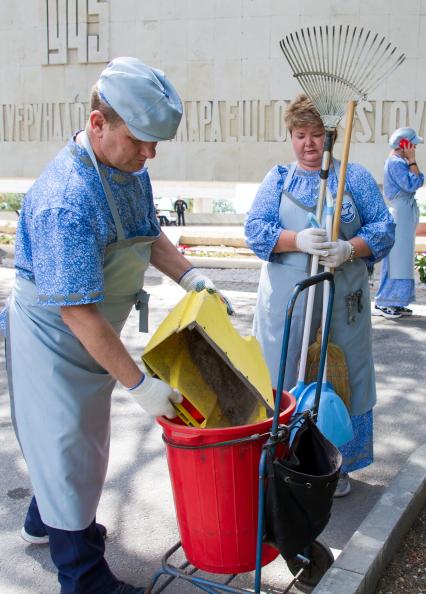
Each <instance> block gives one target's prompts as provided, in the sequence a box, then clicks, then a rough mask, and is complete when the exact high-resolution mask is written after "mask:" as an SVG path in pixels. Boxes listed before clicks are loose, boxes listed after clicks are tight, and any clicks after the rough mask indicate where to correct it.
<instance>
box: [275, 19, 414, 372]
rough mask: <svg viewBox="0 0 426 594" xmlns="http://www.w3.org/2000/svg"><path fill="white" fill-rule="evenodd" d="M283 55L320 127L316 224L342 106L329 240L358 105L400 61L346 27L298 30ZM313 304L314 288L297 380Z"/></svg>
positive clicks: (379, 42)
mask: <svg viewBox="0 0 426 594" xmlns="http://www.w3.org/2000/svg"><path fill="white" fill-rule="evenodd" d="M280 47H281V49H282V51H283V54H284V56H285V58H286V60H287V62H288V63H289V65H290V68H291V69H292V71H293V76H294V77H295V78H296V79H297V80H298V81H299V83H300V85H301V87H302V89H303V90H304V91H305V93H306V95H307V96H308V97H309V98H310V99H311V101H312V103H313V104H314V106H315V108H316V109H317V111H318V113H319V115H320V117H321V120H322V122H323V124H324V127H325V138H324V150H323V156H322V162H321V171H320V186H319V192H318V201H317V208H316V217H317V220H318V222H320V221H321V217H322V211H323V205H324V198H325V194H326V189H327V179H328V173H329V169H330V162H331V158H332V151H333V144H334V137H335V130H336V128H337V126H338V124H339V122H340V120H341V119H342V117H343V115H344V113H345V109H346V105H348V112H347V118H346V129H345V139H344V143H343V157H342V162H341V169H340V176H339V180H338V190H337V197H336V204H335V212H336V215H335V218H334V224H333V236H332V238H333V240H334V241H335V240H336V239H337V236H338V231H339V220H340V215H339V214H337V213H340V210H341V205H342V199H343V192H344V186H345V178H346V167H347V162H348V154H349V145H350V137H351V131H352V123H353V118H354V112H355V105H356V103H357V102H358V101H360V100H362V99H366V97H367V93H370V92H371V91H372V90H373V89H375V88H376V87H378V86H379V85H380V83H381V82H383V81H384V80H385V78H387V77H388V76H389V75H390V74H391V73H392V72H393V71H394V70H395V69H396V68H398V66H400V65H401V64H402V63H403V62H404V60H405V55H404V54H401V55H399V56H398V51H397V48H396V47H395V46H393V45H392V44H391V43H389V42H387V41H386V40H385V38H384V37H381V38H380V36H379V35H378V34H377V33H376V34H373V33H372V32H371V31H366V30H364V29H363V28H362V27H361V28H358V27H350V26H349V25H347V26H343V25H340V26H338V27H336V26H334V25H333V26H331V27H329V26H328V25H326V26H324V27H322V26H319V27H312V28H309V27H307V28H305V29H300V31H296V32H295V33H291V34H290V35H287V36H285V37H284V38H283V39H281V41H280ZM317 271H318V256H313V257H312V260H311V273H310V274H311V276H313V275H315V274H316V273H317ZM314 298H315V286H314V285H313V286H311V287H309V291H308V298H307V304H306V313H305V325H304V332H303V338H302V348H301V356H300V366H299V380H301V381H302V382H303V381H304V378H305V372H306V363H307V355H308V347H309V335H310V328H311V321H312V312H313V306H314Z"/></svg>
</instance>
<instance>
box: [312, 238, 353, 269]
mask: <svg viewBox="0 0 426 594" xmlns="http://www.w3.org/2000/svg"><path fill="white" fill-rule="evenodd" d="M330 246H331V247H330V249H329V250H328V252H327V255H326V256H322V257H320V259H319V263H320V264H322V265H323V266H327V267H328V268H338V267H339V266H341V265H342V264H344V263H345V262H346V261H347V260H349V258H350V256H351V251H352V244H351V243H350V242H349V241H344V240H343V239H338V240H337V241H332V242H331V243H330Z"/></svg>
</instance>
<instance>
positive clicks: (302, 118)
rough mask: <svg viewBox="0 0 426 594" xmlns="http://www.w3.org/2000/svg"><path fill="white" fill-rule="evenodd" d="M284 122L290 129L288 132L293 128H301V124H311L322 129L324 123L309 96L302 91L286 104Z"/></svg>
mask: <svg viewBox="0 0 426 594" xmlns="http://www.w3.org/2000/svg"><path fill="white" fill-rule="evenodd" d="M284 123H285V125H286V127H287V128H288V129H289V130H290V133H291V132H292V130H293V128H301V127H303V126H312V127H315V128H322V129H323V130H324V124H323V122H322V119H321V118H320V115H319V113H318V111H317V110H316V108H315V106H314V104H313V103H312V101H311V100H310V99H309V97H308V96H307V95H304V94H303V93H301V94H300V95H298V96H297V97H296V99H294V100H293V101H292V102H291V103H289V105H288V106H287V109H286V110H285V113H284Z"/></svg>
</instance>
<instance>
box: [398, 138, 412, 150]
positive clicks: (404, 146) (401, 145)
mask: <svg viewBox="0 0 426 594" xmlns="http://www.w3.org/2000/svg"><path fill="white" fill-rule="evenodd" d="M399 148H401V149H407V148H410V141H409V140H407V139H406V138H402V139H401V140H400V141H399Z"/></svg>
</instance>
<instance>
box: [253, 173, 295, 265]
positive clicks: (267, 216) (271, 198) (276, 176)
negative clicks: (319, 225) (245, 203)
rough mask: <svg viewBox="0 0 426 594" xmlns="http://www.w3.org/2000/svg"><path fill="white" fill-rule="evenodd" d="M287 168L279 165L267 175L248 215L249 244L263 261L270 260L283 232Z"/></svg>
mask: <svg viewBox="0 0 426 594" xmlns="http://www.w3.org/2000/svg"><path fill="white" fill-rule="evenodd" d="M286 175H287V168H286V167H282V166H280V165H277V166H276V167H274V168H273V169H271V171H270V172H269V173H268V174H267V175H266V177H265V179H264V180H263V182H262V183H261V184H260V186H259V189H258V191H257V193H256V196H255V199H254V201H253V204H252V206H251V208H250V211H249V212H248V214H247V218H246V222H245V226H244V231H245V235H246V239H247V244H248V245H249V246H250V248H251V249H252V250H253V251H254V253H255V254H256V255H257V256H258V257H259V258H261V259H262V260H269V258H270V256H271V253H272V250H273V249H274V246H275V244H276V243H277V241H278V238H279V236H280V233H281V231H282V227H281V223H280V218H279V209H280V201H281V193H282V190H283V185H284V180H285V177H286Z"/></svg>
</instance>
